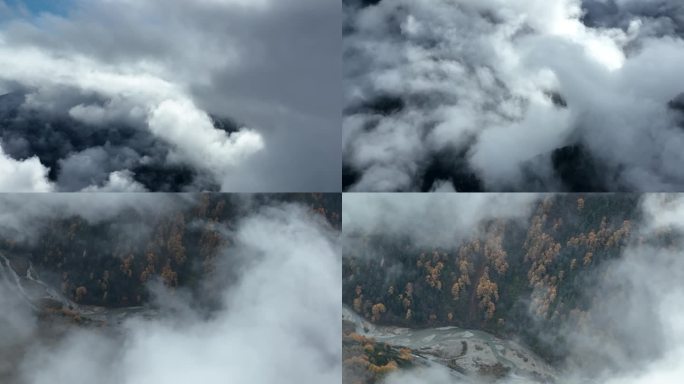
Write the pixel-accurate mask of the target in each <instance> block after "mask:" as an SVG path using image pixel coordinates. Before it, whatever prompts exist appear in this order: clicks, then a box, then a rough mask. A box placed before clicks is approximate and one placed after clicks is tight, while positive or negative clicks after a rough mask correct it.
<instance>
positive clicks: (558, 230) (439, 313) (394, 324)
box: [343, 194, 684, 384]
mask: <svg viewBox="0 0 684 384" xmlns="http://www.w3.org/2000/svg"><path fill="white" fill-rule="evenodd" d="M344 200H345V201H344V208H343V215H344V223H345V224H344V229H343V232H344V238H345V240H344V246H343V302H344V309H343V359H344V376H343V377H344V382H345V383H350V384H351V383H389V384H402V383H414V382H420V383H428V384H443V383H444V384H446V383H461V382H463V383H494V382H497V383H573V384H574V383H616V384H632V383H653V382H677V381H676V380H675V381H669V380H665V381H658V380H661V378H662V377H668V378H675V377H678V376H676V375H678V374H680V372H681V368H680V364H678V363H676V361H677V359H678V358H680V357H681V356H682V355H681V352H682V343H681V339H680V336H681V335H682V328H683V325H682V322H681V321H680V319H681V318H680V317H678V316H680V312H679V309H678V308H681V302H682V300H683V299H684V294H683V293H684V283H683V281H684V280H682V275H683V272H682V271H684V260H682V259H681V250H682V245H683V244H682V243H681V240H682V239H683V237H682V235H684V231H682V229H684V228H683V227H682V226H681V218H680V217H681V215H682V213H684V212H683V211H682V203H683V201H682V200H681V199H680V198H679V197H678V196H677V195H645V196H640V195H630V194H619V195H615V194H587V195H579V194H570V195H564V194H559V195H552V194H549V195H544V194H542V195H533V194H522V195H497V194H491V195H465V196H464V195H441V196H437V197H425V196H423V195H407V196H397V195H382V194H381V195H364V196H353V197H350V198H347V196H345V199H344ZM363 207H374V208H372V209H368V208H363ZM674 307H677V309H674ZM668 375H670V376H668Z"/></svg>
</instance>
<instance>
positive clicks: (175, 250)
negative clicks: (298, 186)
mask: <svg viewBox="0 0 684 384" xmlns="http://www.w3.org/2000/svg"><path fill="white" fill-rule="evenodd" d="M181 199H185V200H186V201H185V202H184V203H183V204H178V207H177V208H173V209H167V210H164V211H163V212H155V211H153V210H150V211H145V210H141V211H138V210H135V209H128V210H123V211H121V212H119V213H118V214H117V216H116V217H115V218H112V219H109V220H102V221H97V222H92V223H91V222H89V221H88V220H86V219H84V218H82V217H80V216H72V217H58V218H53V219H49V220H47V221H46V222H41V223H31V226H32V227H33V228H37V229H36V231H37V233H36V234H35V235H34V236H33V238H31V239H30V240H19V241H17V240H16V239H15V238H14V237H13V236H9V235H3V236H1V237H0V252H2V253H3V254H4V255H6V256H7V257H8V259H9V260H11V263H12V267H13V269H15V270H16V272H17V274H18V275H19V276H25V275H26V273H27V269H28V268H29V263H31V264H32V265H33V268H34V269H36V270H37V271H38V272H39V273H40V275H41V277H42V278H43V279H45V280H47V281H48V282H49V283H50V285H52V286H54V287H57V288H58V289H60V290H61V293H62V294H63V295H65V296H66V297H67V298H69V299H71V300H72V301H74V302H75V303H77V304H85V305H97V306H107V307H121V306H135V305H141V304H143V303H145V302H146V301H147V299H148V296H149V289H148V283H149V282H150V281H152V280H155V279H158V280H160V281H161V282H162V283H163V284H164V285H166V286H168V287H178V286H182V287H185V288H187V289H188V290H191V291H195V290H196V291H197V292H199V291H200V288H202V286H201V284H203V281H204V280H205V279H204V278H205V277H207V276H208V275H209V274H211V273H212V271H213V268H214V263H213V260H214V259H215V258H216V257H217V255H218V253H219V252H229V251H228V249H229V247H227V246H228V245H230V244H226V242H230V241H231V240H230V239H231V234H230V230H231V228H234V226H235V225H236V224H237V222H238V220H239V219H240V218H242V217H244V215H245V214H247V213H249V212H250V211H253V210H254V209H255V208H257V207H258V206H264V205H268V204H269V203H276V202H298V203H301V204H303V205H304V206H308V207H310V209H311V210H312V211H315V212H316V213H318V214H320V215H321V216H323V217H324V218H325V220H327V221H328V222H329V223H330V224H331V225H332V226H333V227H335V228H339V226H340V222H341V216H340V210H341V207H340V201H339V198H335V196H333V195H324V194H300V195H270V196H265V195H264V196H253V197H247V196H240V195H225V194H203V195H188V196H187V197H184V198H181ZM204 291H206V290H204ZM197 299H199V300H201V299H203V297H201V296H200V295H199V293H198V297H197Z"/></svg>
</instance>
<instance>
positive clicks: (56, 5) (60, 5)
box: [5, 0, 73, 14]
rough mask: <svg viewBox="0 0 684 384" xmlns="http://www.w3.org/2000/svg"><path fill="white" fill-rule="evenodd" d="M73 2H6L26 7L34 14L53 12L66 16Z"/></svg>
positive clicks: (63, 0)
mask: <svg viewBox="0 0 684 384" xmlns="http://www.w3.org/2000/svg"><path fill="white" fill-rule="evenodd" d="M72 1H73V0H5V3H7V4H8V5H10V6H20V5H21V4H23V5H25V6H26V8H27V9H28V10H30V11H31V12H32V13H35V14H38V13H42V12H51V13H56V14H65V13H66V12H67V10H68V9H69V5H70V3H71V2H72Z"/></svg>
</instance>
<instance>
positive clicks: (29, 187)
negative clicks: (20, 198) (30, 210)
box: [0, 148, 54, 192]
mask: <svg viewBox="0 0 684 384" xmlns="http://www.w3.org/2000/svg"><path fill="white" fill-rule="evenodd" d="M48 171H49V170H48V169H47V168H45V167H44V166H43V165H42V164H41V163H40V160H38V158H36V157H32V158H29V159H26V160H23V161H20V160H14V159H12V158H9V157H8V156H6V155H5V153H4V152H3V151H2V148H0V190H2V191H3V192H50V191H52V190H53V189H54V186H53V185H52V184H51V183H50V182H49V181H48V179H47V173H48Z"/></svg>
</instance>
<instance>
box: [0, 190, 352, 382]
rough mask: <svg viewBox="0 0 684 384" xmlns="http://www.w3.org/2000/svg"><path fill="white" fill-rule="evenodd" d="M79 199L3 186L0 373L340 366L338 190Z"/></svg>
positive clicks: (102, 378) (147, 374)
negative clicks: (289, 357)
mask: <svg viewBox="0 0 684 384" xmlns="http://www.w3.org/2000/svg"><path fill="white" fill-rule="evenodd" d="M80 197H82V196H80V195H73V194H70V195H37V196H27V195H6V196H2V197H0V206H1V207H2V212H3V213H2V214H0V219H1V220H0V304H1V305H2V307H3V309H2V313H0V382H2V383H8V384H15V383H16V384H24V383H28V384H38V383H66V382H69V383H84V384H85V383H94V382H102V383H112V384H113V383H144V382H164V383H187V382H202V383H221V382H225V378H226V377H236V378H238V379H241V380H242V382H264V383H266V382H273V381H272V378H273V377H275V376H270V375H277V370H274V372H271V373H269V372H260V371H259V370H257V369H255V367H256V366H257V365H258V364H262V363H263V364H271V365H273V366H274V367H277V366H278V365H280V364H284V363H285V362H281V361H280V360H283V359H282V357H280V356H277V355H272V356H268V354H264V353H262V352H260V351H261V350H262V349H264V348H265V346H266V345H268V344H270V343H273V342H275V343H276V344H279V345H282V346H283V347H285V348H288V349H291V350H297V349H298V348H299V349H300V353H299V354H298V355H299V358H300V359H301V360H300V361H301V363H299V364H315V365H317V366H319V369H318V370H317V371H316V372H308V373H307V372H306V371H304V370H302V373H300V374H299V376H298V379H299V380H301V381H302V382H313V381H326V380H327V379H328V378H330V377H334V376H337V377H339V375H340V373H339V372H338V371H336V369H337V367H339V366H340V361H341V357H340V355H339V353H340V352H339V349H340V345H339V331H338V328H337V327H336V324H338V321H333V319H335V317H337V315H338V314H339V309H338V308H339V294H340V278H339V276H340V275H339V263H340V260H339V252H338V250H337V249H336V248H337V246H336V245H335V240H334V238H335V233H336V232H337V231H338V230H339V227H340V225H341V223H340V220H341V216H340V210H341V199H340V196H339V195H325V194H299V195H253V196H252V195H249V196H248V195H222V194H201V195H200V194H187V195H177V194H173V195H171V194H169V195H167V194H160V195H136V194H124V195H101V196H100V195H97V196H93V197H92V198H89V199H88V201H89V202H84V201H82V200H80ZM25 202H28V204H29V205H26V204H25ZM306 275H311V276H320V278H321V279H325V281H326V283H321V282H319V281H318V280H316V279H315V278H313V277H311V278H307V277H306ZM290 279H295V280H294V281H295V283H292V281H291V280H290ZM311 285H315V286H317V287H318V288H317V292H318V293H317V295H318V296H315V295H310V296H305V295H304V293H305V292H308V291H310V290H311ZM303 300H305V302H303ZM289 306H292V308H296V310H289V309H288V307H289ZM331 309H332V310H331ZM321 312H322V313H330V315H331V319H330V320H329V321H327V322H326V321H324V320H321V317H322V316H320V315H318V317H317V319H319V323H318V324H317V325H316V326H312V325H311V324H309V323H308V322H307V321H306V320H305V319H304V318H305V317H314V316H313V313H321ZM300 316H301V317H302V318H301V319H300V318H299V317H300ZM332 316H334V317H332ZM262 338H263V340H262ZM330 339H332V341H334V342H332V341H331V340H330ZM326 340H327V341H326ZM311 359H314V360H316V361H315V362H312V360H311ZM290 364H291V365H294V366H296V365H297V363H290Z"/></svg>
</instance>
